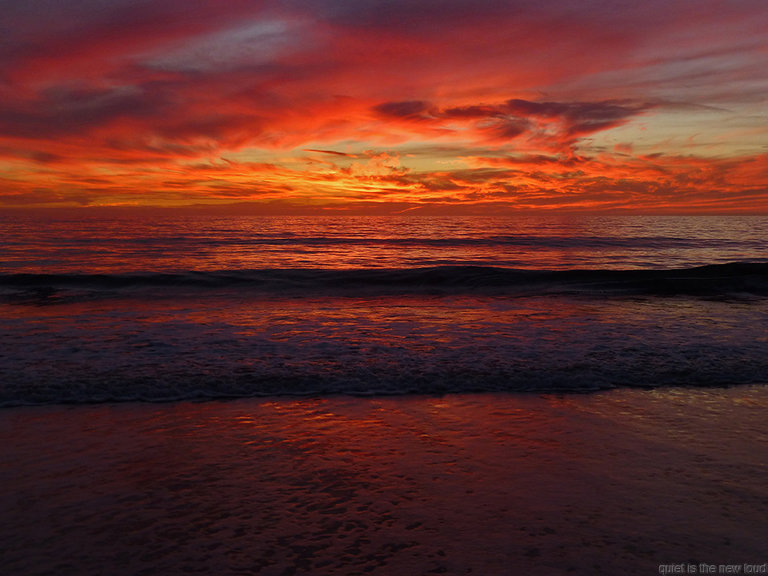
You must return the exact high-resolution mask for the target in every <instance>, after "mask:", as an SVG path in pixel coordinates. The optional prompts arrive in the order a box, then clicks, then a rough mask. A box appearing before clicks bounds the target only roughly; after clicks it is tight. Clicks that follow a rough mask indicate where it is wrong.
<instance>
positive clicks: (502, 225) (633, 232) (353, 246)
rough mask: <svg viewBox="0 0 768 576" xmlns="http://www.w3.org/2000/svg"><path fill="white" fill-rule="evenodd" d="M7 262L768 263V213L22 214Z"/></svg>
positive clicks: (168, 267) (129, 265) (6, 230)
mask: <svg viewBox="0 0 768 576" xmlns="http://www.w3.org/2000/svg"><path fill="white" fill-rule="evenodd" d="M0 235H1V236H2V237H1V238H0V239H1V240H2V241H3V242H2V243H3V245H4V251H3V253H2V255H0V270H7V271H24V272H116V271H120V272H126V271H139V270H141V271H172V270H176V271H178V270H223V269H261V268H408V267H420V266H440V265H491V266H503V267H511V268H531V269H564V268H672V267H686V266H695V265H702V264H711V263H722V262H729V261H736V260H757V261H766V260H768V240H766V238H768V218H766V217H757V216H753V217H743V216H728V217H712V216H710V217H693V216H689V217H672V216H658V217H654V216H573V215H571V216H567V215H560V216H520V217H519V218H496V219H494V218H480V217H471V218H421V217H326V218H310V217H248V216H243V217H226V218H207V217H202V216H201V217H184V218H182V217H175V218H159V217H157V216H154V217H151V218H135V217H134V218H111V219H98V218H91V219H78V220H70V219H66V218H61V219H55V220H51V221H41V220H37V219H31V218H30V219H25V218H14V219H7V220H6V221H4V222H3V231H2V232H0Z"/></svg>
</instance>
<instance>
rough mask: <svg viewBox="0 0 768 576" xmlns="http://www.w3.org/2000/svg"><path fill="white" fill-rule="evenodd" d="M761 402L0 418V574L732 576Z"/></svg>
mask: <svg viewBox="0 0 768 576" xmlns="http://www.w3.org/2000/svg"><path fill="white" fill-rule="evenodd" d="M766 409H768V387H761V386H745V387H735V388H729V389H680V388H676V389H664V390H629V389H624V390H615V391H609V392H601V393H594V394H582V395H542V396H537V395H514V394H457V395H447V396H442V397H435V396H403V397H385V398H382V397H375V398H352V397H329V398H311V399H296V398H267V399H248V400H232V401H211V402H201V403H193V402H181V403H169V404H138V403H131V404H103V405H90V406H69V407H67V406H65V407H60V406H59V407H29V408H12V409H5V410H2V411H0V461H1V462H2V467H1V468H0V485H2V487H3V490H2V494H1V495H0V547H1V549H0V561H1V562H0V567H2V568H1V570H2V573H3V574H9V575H24V576H32V575H41V574H51V575H53V574H55V575H57V576H58V575H60V576H66V575H89V576H91V575H97V574H104V575H112V576H120V575H131V576H136V575H142V574H163V575H173V574H215V575H229V574H233V575H235V574H236V575H247V574H260V575H270V576H271V575H291V574H313V575H325V574H328V575H330V574H339V575H341V574H344V575H347V574H375V575H383V574H386V575H403V576H409V575H422V574H451V575H453V574H461V575H464V574H474V575H487V576H492V575H498V574H510V575H515V574H606V575H632V574H648V575H650V574H659V573H660V572H664V571H665V570H667V571H669V570H670V569H669V565H674V566H680V565H682V566H683V568H684V570H685V572H684V573H691V572H690V571H689V565H690V566H694V567H696V569H697V572H695V573H701V572H700V571H699V570H698V569H699V565H700V563H707V564H710V565H711V564H715V565H720V564H723V565H725V564H731V565H739V566H741V567H742V568H741V569H742V573H743V569H744V566H745V565H750V566H751V565H758V569H762V568H760V565H762V564H763V563H765V562H767V561H768V543H767V542H766V535H768V418H766ZM674 570H677V568H674ZM673 573H674V572H673Z"/></svg>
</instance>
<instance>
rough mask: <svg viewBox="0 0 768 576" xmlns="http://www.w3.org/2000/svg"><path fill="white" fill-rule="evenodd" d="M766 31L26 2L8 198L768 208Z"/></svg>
mask: <svg viewBox="0 0 768 576" xmlns="http://www.w3.org/2000/svg"><path fill="white" fill-rule="evenodd" d="M766 30H768V3H766V2H765V1H764V0H734V1H731V2H721V1H715V0H696V1H692V0H691V1H682V0H664V1H661V0H646V1H645V2H616V1H610V2H609V1H603V0H586V1H585V0H578V1H577V0H553V1H551V2H541V1H540V0H538V1H536V2H533V1H528V0H522V1H518V0H515V1H506V2H502V1H498V0H471V1H470V0H442V1H434V0H424V1H419V2H414V1H406V0H390V1H386V2H385V1H383V0H357V1H355V2H347V1H342V0H317V1H312V2H310V1H306V0H281V1H277V0H275V1H262V2H255V1H246V0H231V1H227V2H220V1H214V0H184V1H183V2H182V1H180V0H163V1H162V2H160V1H158V0H146V1H141V2H136V1H134V0H109V1H105V0H71V1H70V2H59V1H54V0H39V1H38V0H25V1H21V0H11V2H10V3H8V5H7V6H6V5H5V4H4V7H3V14H2V15H1V16H0V31H2V38H3V40H2V41H0V207H4V208H13V207H21V208H24V207H29V208H36V207H68V206H72V207H78V206H82V207H98V206H172V207H176V206H185V205H201V204H202V205H221V206H224V205H230V204H234V205H237V206H243V205H247V206H248V207H249V209H252V210H254V211H257V212H258V211H259V210H263V211H274V210H286V211H291V210H297V211H302V210H303V211H307V210H316V211H323V212H328V211H331V212H332V211H370V212H377V213H382V212H383V213H386V212H391V213H396V212H408V211H422V212H424V213H429V212H430V211H441V210H453V211H458V212H473V211H480V212H482V211H516V210H531V209H547V210H552V209H560V210H632V211H649V212H665V211H668V212H693V213H698V212H742V213H744V212H760V213H766V212H768V73H767V72H766V71H767V70H768V35H766V33H765V31H766ZM244 203H245V204H244Z"/></svg>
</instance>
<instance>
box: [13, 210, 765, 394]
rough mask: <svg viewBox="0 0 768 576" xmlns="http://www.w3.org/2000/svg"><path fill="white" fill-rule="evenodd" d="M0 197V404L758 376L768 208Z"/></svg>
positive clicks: (579, 387)
mask: <svg viewBox="0 0 768 576" xmlns="http://www.w3.org/2000/svg"><path fill="white" fill-rule="evenodd" d="M74 214H75V213H74V212H70V213H65V214H62V215H58V216H55V217H50V216H49V217H47V218H43V217H41V216H39V215H38V216H35V215H28V214H5V215H2V216H0V406H18V405H30V404H57V403H93V402H113V401H136V400H140V401H170V400H179V399H203V398H227V397H249V396H262V395H264V396H266V395H329V394H330V395H333V394H356V395H376V394H411V393H417V394H420V393H429V394H433V393H446V392H483V391H526V392H583V391H591V390H598V389H607V388H615V387H659V386H671V385H674V386H680V385H682V386H724V385H736V384H745V383H766V382H768V376H766V375H768V329H767V328H766V327H768V217H765V216H723V217H714V216H706V217H705V216H686V217H678V216H587V215H570V216H551V215H550V216H522V215H521V216H519V217H507V218H487V217H466V218H454V217H451V218H449V217H434V218H426V217H417V216H405V215H404V216H392V217H352V216H318V217H258V216H206V215H203V214H187V215H185V216H179V215H172V216H169V215H167V214H166V215H164V216H163V215H158V214H155V215H151V216H150V215H137V214H132V215H123V216H103V215H100V216H88V217H83V216H75V215H74Z"/></svg>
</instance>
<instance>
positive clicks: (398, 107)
mask: <svg viewBox="0 0 768 576" xmlns="http://www.w3.org/2000/svg"><path fill="white" fill-rule="evenodd" d="M430 109H431V106H430V104H429V103H428V102H424V101H423V100H405V101H402V102H384V103H383V104H379V105H378V106H375V107H374V111H375V112H376V113H377V114H380V115H382V116H386V117H390V118H402V119H406V120H429V119H432V118H433V117H434V116H433V114H432V113H431V111H430Z"/></svg>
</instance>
